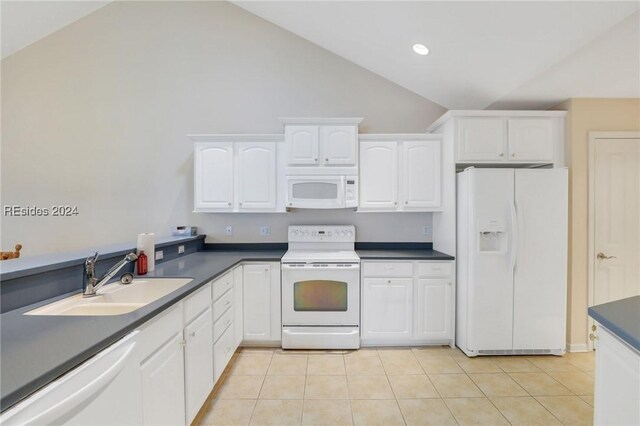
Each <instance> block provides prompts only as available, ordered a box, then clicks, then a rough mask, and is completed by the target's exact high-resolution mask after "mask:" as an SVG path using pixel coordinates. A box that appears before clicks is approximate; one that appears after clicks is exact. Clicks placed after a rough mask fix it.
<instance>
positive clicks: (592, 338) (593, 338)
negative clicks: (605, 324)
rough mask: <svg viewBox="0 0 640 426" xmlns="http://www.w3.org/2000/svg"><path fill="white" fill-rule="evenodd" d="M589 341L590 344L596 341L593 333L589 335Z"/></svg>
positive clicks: (596, 338)
mask: <svg viewBox="0 0 640 426" xmlns="http://www.w3.org/2000/svg"><path fill="white" fill-rule="evenodd" d="M589 340H591V341H592V342H593V341H595V340H598V336H596V334H595V333H591V334H589Z"/></svg>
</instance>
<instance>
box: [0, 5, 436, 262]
mask: <svg viewBox="0 0 640 426" xmlns="http://www.w3.org/2000/svg"><path fill="white" fill-rule="evenodd" d="M1 65H2V184H1V185H2V204H3V205H13V204H15V205H22V206H38V207H50V206H52V205H56V204H67V205H77V206H78V210H79V214H78V216H75V217H66V218H60V217H44V218H43V217H3V218H2V219H3V220H2V249H3V250H7V249H10V248H12V247H13V245H14V244H15V243H18V242H19V243H22V244H23V245H24V249H23V254H24V255H29V254H40V253H50V252H56V251H64V250H71V249H77V248H83V247H88V246H92V245H96V244H109V243H116V242H126V241H133V240H135V236H136V235H137V234H138V233H139V232H145V231H146V232H155V233H156V234H157V235H166V234H168V232H169V231H168V230H169V228H170V226H172V225H175V224H190V225H196V226H198V227H199V228H200V231H201V232H203V233H206V234H208V235H209V236H210V238H208V240H207V241H208V242H214V241H224V242H246V241H254V240H257V241H285V240H286V233H285V230H286V226H287V225H288V224H299V223H338V222H340V223H353V224H355V225H356V226H357V227H358V234H359V238H358V239H359V240H361V241H385V240H387V241H389V240H392V241H420V240H423V241H424V240H425V239H426V238H425V237H424V236H423V235H422V226H423V225H430V224H431V215H430V214H418V213H412V214H402V215H391V214H363V213H354V212H334V213H327V212H301V213H290V214H286V215H285V214H264V215H258V214H248V215H229V214H194V213H192V212H191V210H192V206H193V189H192V181H193V179H192V173H193V167H192V161H193V155H192V146H191V143H190V142H189V140H188V139H187V138H186V137H185V135H186V134H187V133H280V132H282V127H281V125H280V123H279V121H278V117H282V116H312V117H323V116H324V117H326V116H338V117H339V116H359V117H364V121H363V123H362V126H361V132H365V133H383V132H423V131H424V130H425V129H426V128H427V126H428V125H429V124H430V123H431V122H433V121H434V120H435V119H436V118H437V117H439V116H440V115H441V114H442V113H443V112H444V109H443V108H442V107H440V106H439V105H436V104H434V103H432V102H430V101H428V100H426V99H424V98H421V97H419V96H417V95H415V94H413V93H411V92H409V91H407V90H405V89H403V88H401V87H399V86H397V85H395V84H393V83H391V82H389V81H387V80H385V79H383V78H381V77H379V76H377V75H375V74H373V73H371V72H368V71H366V70H364V69H362V68H360V67H358V66H356V65H354V64H353V63H350V62H348V61H346V60H344V59H342V58H340V57H338V56H336V55H334V54H332V53H330V52H328V51H326V50H324V49H322V48H320V47H318V46H316V45H314V44H312V43H310V42H308V41H306V40H304V39H302V38H300V37H297V36H295V35H293V34H291V33H289V32H287V31H285V30H283V29H281V28H279V27H277V26H275V25H273V24H271V23H269V22H266V21H264V20H262V19H260V18H258V17H256V16H254V15H251V14H250V13H248V12H246V11H244V10H242V9H240V8H238V7H236V6H234V5H232V4H229V3H224V2H113V3H111V4H109V5H108V6H106V7H104V8H102V9H99V10H98V11H96V12H95V13H93V14H91V15H89V16H87V17H85V18H83V19H81V20H79V21H77V22H75V23H73V24H71V25H69V26H68V27H65V28H63V29H62V30H60V31H58V32H56V33H54V34H52V35H50V36H49V37H46V38H45V39H43V40H41V41H39V42H37V43H34V44H33V45H31V46H29V47H27V48H25V49H23V50H21V51H19V52H17V53H15V54H13V55H11V56H9V57H7V58H5V59H4V60H3V61H2V63H1ZM227 224H231V225H233V226H234V236H233V237H232V238H229V237H225V236H224V227H225V225H227ZM261 225H270V226H272V235H271V237H268V238H265V237H258V236H257V234H258V227H259V226H261Z"/></svg>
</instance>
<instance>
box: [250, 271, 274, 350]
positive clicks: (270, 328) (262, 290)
mask: <svg viewBox="0 0 640 426" xmlns="http://www.w3.org/2000/svg"><path fill="white" fill-rule="evenodd" d="M242 268H243V274H242V279H243V282H242V287H243V289H244V295H243V299H244V324H243V326H244V340H243V341H244V342H245V343H253V344H270V343H279V342H280V341H281V336H282V324H281V311H280V305H281V301H280V264H279V263H255V264H252V263H246V264H245V265H244V266H243V267H242Z"/></svg>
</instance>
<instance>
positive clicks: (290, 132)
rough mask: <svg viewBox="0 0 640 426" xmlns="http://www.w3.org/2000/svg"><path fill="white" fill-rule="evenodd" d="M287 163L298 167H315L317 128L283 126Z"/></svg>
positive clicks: (316, 161)
mask: <svg viewBox="0 0 640 426" xmlns="http://www.w3.org/2000/svg"><path fill="white" fill-rule="evenodd" d="M284 138H285V140H286V141H287V148H288V149H287V163H288V164H290V165H298V166H315V165H317V164H318V162H319V158H320V157H319V151H318V145H319V135H318V126H285V129H284Z"/></svg>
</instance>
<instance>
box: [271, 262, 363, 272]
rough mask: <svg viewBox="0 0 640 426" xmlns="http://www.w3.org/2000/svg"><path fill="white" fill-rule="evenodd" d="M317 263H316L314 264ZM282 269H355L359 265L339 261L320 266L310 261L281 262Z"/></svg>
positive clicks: (357, 268)
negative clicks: (338, 262)
mask: <svg viewBox="0 0 640 426" xmlns="http://www.w3.org/2000/svg"><path fill="white" fill-rule="evenodd" d="M316 265H318V264H316ZM282 269H287V270H292V271H326V270H332V271H357V270H359V269H360V265H359V264H357V263H350V264H347V263H340V264H331V263H328V264H327V263H322V264H321V266H320V265H318V266H314V264H312V263H294V264H289V263H283V264H282Z"/></svg>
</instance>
